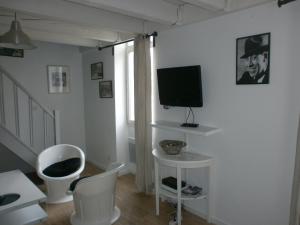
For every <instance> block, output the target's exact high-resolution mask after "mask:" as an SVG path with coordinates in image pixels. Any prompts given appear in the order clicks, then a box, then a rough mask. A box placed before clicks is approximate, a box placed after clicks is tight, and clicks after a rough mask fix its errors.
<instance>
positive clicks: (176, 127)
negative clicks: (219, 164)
mask: <svg viewBox="0 0 300 225" xmlns="http://www.w3.org/2000/svg"><path fill="white" fill-rule="evenodd" d="M151 126H152V127H155V128H160V129H165V130H171V131H179V132H183V133H186V134H195V135H201V136H209V135H212V134H215V133H218V132H220V131H221V129H220V128H216V127H209V126H203V125H199V127H195V128H194V127H181V126H180V123H176V122H170V121H163V120H158V121H156V122H154V123H152V124H151Z"/></svg>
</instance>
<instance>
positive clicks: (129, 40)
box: [98, 31, 157, 51]
mask: <svg viewBox="0 0 300 225" xmlns="http://www.w3.org/2000/svg"><path fill="white" fill-rule="evenodd" d="M144 37H145V38H149V37H153V47H155V37H157V32H156V31H154V32H153V33H152V34H145V35H144ZM131 41H134V38H132V39H128V40H126V41H121V42H117V43H114V44H111V45H106V46H103V47H98V50H99V51H101V50H102V49H105V48H110V47H114V46H116V45H120V44H124V43H127V42H131Z"/></svg>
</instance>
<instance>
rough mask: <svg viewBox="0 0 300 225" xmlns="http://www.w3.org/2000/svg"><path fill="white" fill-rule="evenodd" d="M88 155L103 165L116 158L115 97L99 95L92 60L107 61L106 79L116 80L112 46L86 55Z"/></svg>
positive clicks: (85, 91) (84, 68) (85, 84)
mask: <svg viewBox="0 0 300 225" xmlns="http://www.w3.org/2000/svg"><path fill="white" fill-rule="evenodd" d="M82 61H83V77H84V101H85V121H86V146H87V158H88V160H89V161H91V162H93V163H94V164H95V165H97V166H99V167H100V168H106V166H107V165H108V164H109V163H110V162H112V161H115V160H116V129H115V126H116V125H115V98H100V97H99V81H101V80H91V72H90V67H91V64H92V63H96V62H103V69H104V79H103V80H112V81H113V89H114V57H113V55H112V51H111V49H110V48H108V49H105V50H102V51H97V50H91V51H88V52H85V53H83V54H82Z"/></svg>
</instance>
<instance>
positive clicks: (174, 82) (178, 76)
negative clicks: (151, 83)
mask: <svg viewBox="0 0 300 225" xmlns="http://www.w3.org/2000/svg"><path fill="white" fill-rule="evenodd" d="M157 80H158V92H159V100H160V104H161V105H165V106H180V107H202V106H203V99H202V82H201V67H200V65H196V66H184V67H173V68H162V69H158V70H157Z"/></svg>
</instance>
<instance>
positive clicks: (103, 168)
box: [87, 158, 106, 171]
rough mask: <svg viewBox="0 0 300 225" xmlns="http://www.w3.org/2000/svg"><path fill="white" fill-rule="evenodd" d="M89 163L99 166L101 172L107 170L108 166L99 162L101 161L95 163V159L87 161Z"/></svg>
mask: <svg viewBox="0 0 300 225" xmlns="http://www.w3.org/2000/svg"><path fill="white" fill-rule="evenodd" d="M87 161H88V162H91V163H92V164H94V165H95V166H97V167H98V168H99V169H101V170H104V171H105V170H106V165H104V164H103V163H101V162H99V161H95V160H93V159H89V158H88V159H87Z"/></svg>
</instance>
